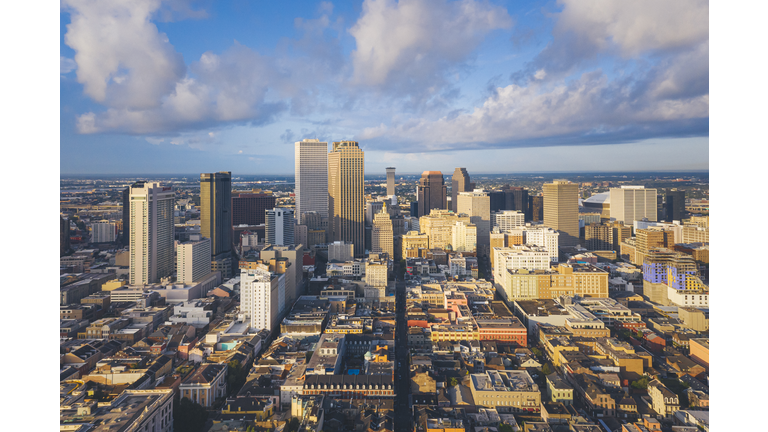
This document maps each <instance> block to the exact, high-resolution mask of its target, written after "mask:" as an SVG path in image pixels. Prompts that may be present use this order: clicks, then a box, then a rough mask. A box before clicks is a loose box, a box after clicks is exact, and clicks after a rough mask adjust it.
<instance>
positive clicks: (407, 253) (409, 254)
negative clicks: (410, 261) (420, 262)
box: [402, 231, 429, 259]
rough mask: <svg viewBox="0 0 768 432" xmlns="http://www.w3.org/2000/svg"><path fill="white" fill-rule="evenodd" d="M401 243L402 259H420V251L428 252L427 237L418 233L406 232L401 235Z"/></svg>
mask: <svg viewBox="0 0 768 432" xmlns="http://www.w3.org/2000/svg"><path fill="white" fill-rule="evenodd" d="M402 242H403V246H402V257H403V259H405V258H417V257H420V256H421V254H422V251H424V252H426V251H427V250H429V235H428V234H419V232H418V231H408V233H407V234H405V235H403V238H402Z"/></svg>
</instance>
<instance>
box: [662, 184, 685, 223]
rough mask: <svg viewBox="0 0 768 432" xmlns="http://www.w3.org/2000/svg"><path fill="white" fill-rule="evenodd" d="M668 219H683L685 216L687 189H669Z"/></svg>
mask: <svg viewBox="0 0 768 432" xmlns="http://www.w3.org/2000/svg"><path fill="white" fill-rule="evenodd" d="M666 210H667V211H666V213H667V215H666V216H667V220H668V221H669V222H671V221H682V220H683V217H685V191H679V190H675V191H673V190H667V202H666Z"/></svg>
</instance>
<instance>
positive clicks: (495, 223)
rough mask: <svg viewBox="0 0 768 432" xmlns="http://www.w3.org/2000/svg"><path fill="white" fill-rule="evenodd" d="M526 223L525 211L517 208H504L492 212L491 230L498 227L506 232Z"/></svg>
mask: <svg viewBox="0 0 768 432" xmlns="http://www.w3.org/2000/svg"><path fill="white" fill-rule="evenodd" d="M524 225H525V213H523V212H521V211H517V210H502V211H498V212H493V213H491V231H493V230H494V228H498V229H499V231H501V232H505V231H509V230H511V229H514V228H517V227H521V226H524Z"/></svg>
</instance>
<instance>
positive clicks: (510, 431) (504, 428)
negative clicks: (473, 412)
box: [498, 423, 515, 432]
mask: <svg viewBox="0 0 768 432" xmlns="http://www.w3.org/2000/svg"><path fill="white" fill-rule="evenodd" d="M498 429H499V432H515V429H514V428H512V426H510V425H508V424H506V423H502V424H500V425H499V427H498Z"/></svg>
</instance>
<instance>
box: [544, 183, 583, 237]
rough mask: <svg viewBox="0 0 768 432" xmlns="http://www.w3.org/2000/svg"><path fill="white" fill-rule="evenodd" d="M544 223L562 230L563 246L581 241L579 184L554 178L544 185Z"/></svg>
mask: <svg viewBox="0 0 768 432" xmlns="http://www.w3.org/2000/svg"><path fill="white" fill-rule="evenodd" d="M542 191H543V196H544V225H545V226H548V227H550V228H552V229H555V230H557V231H559V232H560V234H561V235H560V245H561V246H575V245H577V244H578V243H579V185H578V184H576V183H571V182H569V181H567V180H554V181H553V182H552V183H544V184H543V185H542Z"/></svg>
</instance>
